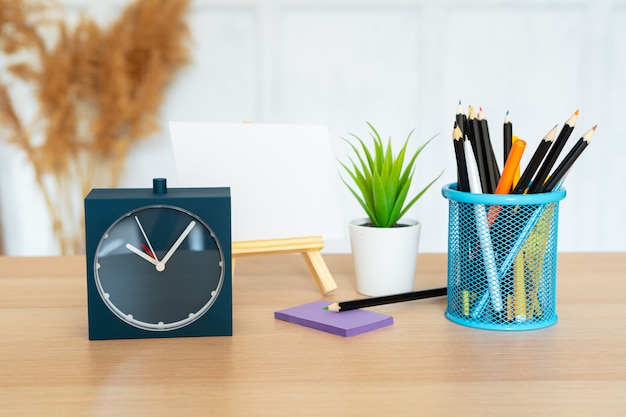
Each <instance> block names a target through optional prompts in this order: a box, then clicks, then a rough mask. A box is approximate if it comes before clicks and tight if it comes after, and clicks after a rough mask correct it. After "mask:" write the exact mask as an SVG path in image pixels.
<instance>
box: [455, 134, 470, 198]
mask: <svg viewBox="0 0 626 417" xmlns="http://www.w3.org/2000/svg"><path fill="white" fill-rule="evenodd" d="M452 139H453V142H454V155H455V156H456V167H457V173H458V175H457V177H458V184H457V190H459V191H464V192H469V178H468V176H467V162H466V159H465V149H464V147H463V134H462V133H461V129H460V127H459V125H458V124H457V123H454V129H453V130H452Z"/></svg>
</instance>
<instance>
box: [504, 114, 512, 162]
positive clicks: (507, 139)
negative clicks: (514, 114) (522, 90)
mask: <svg viewBox="0 0 626 417" xmlns="http://www.w3.org/2000/svg"><path fill="white" fill-rule="evenodd" d="M502 138H503V150H504V157H503V158H502V161H504V162H506V159H507V158H508V157H509V152H510V151H511V147H512V146H513V123H511V116H510V115H509V111H508V110H507V111H506V115H505V116H504V124H503V125H502ZM502 169H504V168H502Z"/></svg>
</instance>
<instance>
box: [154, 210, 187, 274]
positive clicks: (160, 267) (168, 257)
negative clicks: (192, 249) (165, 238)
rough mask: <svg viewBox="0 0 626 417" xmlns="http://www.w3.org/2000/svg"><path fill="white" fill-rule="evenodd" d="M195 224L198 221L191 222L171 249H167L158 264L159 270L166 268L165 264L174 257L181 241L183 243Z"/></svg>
mask: <svg viewBox="0 0 626 417" xmlns="http://www.w3.org/2000/svg"><path fill="white" fill-rule="evenodd" d="M195 225H196V222H195V221H193V220H192V221H191V223H189V225H188V226H187V228H186V229H185V230H184V231H183V233H182V234H181V235H180V236H178V239H176V242H174V244H173V245H172V247H171V248H170V250H168V251H167V253H166V254H165V256H164V257H163V259H161V261H160V262H159V263H158V264H157V269H158V270H159V271H163V270H164V269H165V264H166V263H167V261H168V260H169V259H170V258H171V257H172V255H173V254H174V252H176V250H177V249H178V247H179V246H180V245H181V243H183V240H185V238H186V237H187V235H188V234H189V233H191V229H193V228H194V226H195Z"/></svg>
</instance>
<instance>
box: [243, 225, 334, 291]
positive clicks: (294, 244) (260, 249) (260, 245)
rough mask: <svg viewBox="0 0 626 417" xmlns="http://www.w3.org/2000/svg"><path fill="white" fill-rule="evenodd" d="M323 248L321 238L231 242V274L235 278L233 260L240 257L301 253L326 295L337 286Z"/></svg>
mask: <svg viewBox="0 0 626 417" xmlns="http://www.w3.org/2000/svg"><path fill="white" fill-rule="evenodd" d="M323 248H324V239H323V238H322V237H321V236H311V237H301V238H288V239H271V240H254V241H253V240H249V241H245V242H233V244H232V252H233V260H232V273H233V276H235V260H236V258H238V257H241V256H253V255H272V254H279V253H301V254H302V256H303V257H304V260H305V262H306V265H307V267H308V268H309V272H310V273H311V275H313V279H315V283H316V284H317V286H318V287H319V289H320V291H321V292H322V294H328V293H329V292H331V291H333V290H335V289H337V284H336V283H335V280H334V279H333V277H332V275H331V274H330V271H329V270H328V267H327V266H326V263H325V262H324V259H323V258H322V253H321V250H322V249H323Z"/></svg>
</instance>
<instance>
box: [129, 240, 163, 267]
mask: <svg viewBox="0 0 626 417" xmlns="http://www.w3.org/2000/svg"><path fill="white" fill-rule="evenodd" d="M126 249H128V250H130V251H131V252H133V253H136V254H137V255H139V256H141V257H142V258H143V259H145V260H146V261H148V262H150V263H151V264H152V265H154V266H156V267H157V268H158V262H157V260H156V259H155V258H153V257H152V256H150V255H148V254H147V253H145V252H144V251H142V250H140V249H137V248H136V247H134V246H133V245H131V244H130V243H127V244H126Z"/></svg>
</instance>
